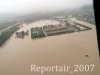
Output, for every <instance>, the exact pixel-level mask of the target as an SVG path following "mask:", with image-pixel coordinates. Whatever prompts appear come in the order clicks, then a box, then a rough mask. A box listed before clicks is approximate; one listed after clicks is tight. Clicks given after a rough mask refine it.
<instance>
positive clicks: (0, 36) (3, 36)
mask: <svg viewBox="0 0 100 75" xmlns="http://www.w3.org/2000/svg"><path fill="white" fill-rule="evenodd" d="M18 29H19V27H18V25H17V26H12V27H11V28H9V29H8V30H6V31H3V32H2V33H1V34H0V46H2V45H3V44H4V42H5V41H6V40H7V39H8V38H10V36H11V35H12V34H13V33H14V32H16V31H17V30H18Z"/></svg>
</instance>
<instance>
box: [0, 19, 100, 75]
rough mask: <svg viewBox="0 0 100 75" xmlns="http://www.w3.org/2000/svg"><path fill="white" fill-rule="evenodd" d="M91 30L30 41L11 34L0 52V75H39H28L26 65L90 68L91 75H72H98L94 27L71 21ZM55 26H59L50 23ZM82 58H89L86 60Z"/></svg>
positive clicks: (99, 66)
mask: <svg viewBox="0 0 100 75" xmlns="http://www.w3.org/2000/svg"><path fill="white" fill-rule="evenodd" d="M73 20H74V21H76V22H79V23H82V24H85V25H87V26H90V27H92V30H87V31H82V32H75V33H69V34H62V35H56V36H49V37H44V38H39V39H31V38H30V35H29V36H26V37H25V38H24V39H19V38H15V34H13V35H12V36H11V38H10V39H9V40H8V41H7V42H6V43H5V44H4V45H3V46H2V47H1V48H0V75H40V73H37V72H31V70H30V68H31V67H30V65H31V64H35V65H45V66H52V65H63V64H70V65H73V64H94V65H95V68H94V70H93V72H78V73H73V75H99V74H100V60H99V52H98V46H97V36H96V28H95V25H91V24H89V23H87V22H83V21H79V20H76V19H73ZM51 23H52V21H49V20H40V21H36V22H34V23H31V24H29V25H26V24H23V27H22V28H21V29H20V30H18V31H22V30H24V31H25V30H27V29H30V28H31V27H36V26H43V25H45V24H51ZM53 23H54V24H58V23H59V22H56V21H55V22H53ZM85 55H89V57H86V56H85ZM51 74H52V75H71V74H70V73H59V72H58V73H57V72H53V73H52V72H49V73H45V74H44V75H51Z"/></svg>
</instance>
